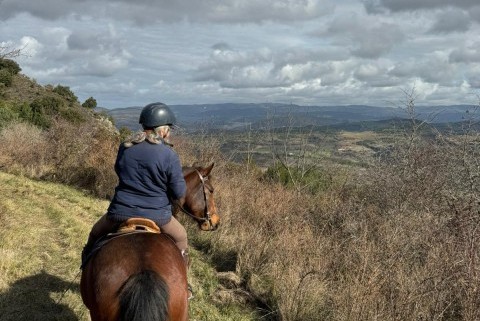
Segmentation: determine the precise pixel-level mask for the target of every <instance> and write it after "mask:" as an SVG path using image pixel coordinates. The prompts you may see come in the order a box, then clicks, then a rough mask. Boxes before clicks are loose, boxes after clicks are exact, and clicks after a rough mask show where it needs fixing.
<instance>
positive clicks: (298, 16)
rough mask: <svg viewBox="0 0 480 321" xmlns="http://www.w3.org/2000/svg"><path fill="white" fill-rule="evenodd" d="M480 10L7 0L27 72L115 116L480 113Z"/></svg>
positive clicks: (373, 3)
mask: <svg viewBox="0 0 480 321" xmlns="http://www.w3.org/2000/svg"><path fill="white" fill-rule="evenodd" d="M479 35H480V2H479V0H341V1H338V0H135V1H129V0H42V1H32V0H0V43H1V47H4V48H5V47H6V48H11V49H13V48H22V55H21V56H20V57H18V58H16V60H17V62H19V63H20V66H21V67H22V72H23V73H25V74H26V75H27V76H29V77H30V78H34V79H35V80H36V81H37V82H38V83H40V84H42V85H45V84H52V85H57V84H61V85H63V86H69V87H70V88H71V89H72V90H73V91H74V92H75V93H76V95H77V96H78V97H79V100H80V101H81V102H83V101H84V100H85V99H87V98H88V97H90V96H93V97H94V98H95V99H96V100H97V102H98V105H99V106H102V107H107V108H117V107H127V106H133V105H136V106H139V105H145V104H147V103H150V102H153V101H163V102H165V103H167V104H191V103H221V102H254V103H266V102H282V103H295V104H300V105H347V104H368V105H377V106H390V105H392V103H393V104H395V103H396V102H398V101H401V100H402V98H403V96H404V94H403V93H404V92H405V91H410V90H411V89H412V88H415V92H416V94H417V95H418V97H417V104H436V105H447V104H461V103H468V104H472V103H473V104H476V103H478V95H479V93H480V90H479V89H480V36H479Z"/></svg>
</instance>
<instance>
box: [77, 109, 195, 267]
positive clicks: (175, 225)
mask: <svg viewBox="0 0 480 321" xmlns="http://www.w3.org/2000/svg"><path fill="white" fill-rule="evenodd" d="M139 123H140V124H141V125H142V127H143V130H141V131H139V132H137V133H135V134H133V135H132V136H130V137H129V138H128V139H127V140H126V141H125V142H124V143H122V144H121V145H120V147H119V149H118V154H117V159H116V162H115V172H116V173H117V176H118V180H119V182H118V186H117V187H116V188H115V195H114V196H113V199H112V201H111V203H110V206H109V207H108V210H107V213H106V214H104V215H103V216H102V217H100V219H99V220H98V221H97V222H96V223H95V224H94V225H93V227H92V230H91V232H90V235H89V237H88V241H87V244H86V245H85V247H84V249H83V252H82V267H83V266H84V264H85V262H86V260H87V258H88V254H89V253H90V252H91V250H92V248H93V245H94V244H95V241H97V240H98V239H99V238H100V237H102V236H104V235H106V234H108V233H111V232H115V231H116V229H117V228H118V227H119V225H120V224H121V223H123V222H124V221H126V220H127V219H129V218H133V217H142V218H147V219H150V220H152V221H154V222H155V223H156V224H157V225H158V226H159V227H160V230H161V232H162V233H166V234H168V235H170V236H171V237H172V238H173V240H174V241H175V244H176V245H177V246H178V248H179V249H180V251H181V253H182V256H183V258H184V261H185V264H186V265H187V268H188V241H187V232H186V230H185V228H184V227H183V226H182V225H181V224H180V223H179V222H178V221H177V219H176V218H175V217H174V216H173V215H172V202H179V203H180V204H183V202H184V197H185V193H186V183H185V179H184V177H183V173H182V166H181V164H180V159H179V157H178V155H177V153H176V152H175V151H174V150H173V149H172V145H171V144H169V143H168V141H167V139H168V138H169V136H170V133H171V130H172V128H174V126H175V124H176V118H175V115H174V114H173V112H172V111H171V109H170V108H169V107H168V106H167V105H165V104H163V103H160V102H156V103H152V104H148V105H146V106H145V107H144V108H143V109H142V112H141V113H140V120H139Z"/></svg>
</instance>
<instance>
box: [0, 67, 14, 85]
mask: <svg viewBox="0 0 480 321" xmlns="http://www.w3.org/2000/svg"><path fill="white" fill-rule="evenodd" d="M12 82H13V76H12V74H11V73H10V72H9V71H8V70H7V69H0V84H4V85H5V86H6V87H10V86H11V85H12Z"/></svg>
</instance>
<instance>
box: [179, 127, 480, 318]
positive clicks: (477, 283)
mask: <svg viewBox="0 0 480 321" xmlns="http://www.w3.org/2000/svg"><path fill="white" fill-rule="evenodd" d="M189 143H190V144H191V142H189ZM182 147H184V146H182ZM395 147H396V148H395V150H394V151H392V152H391V153H390V154H389V155H388V157H387V158H381V159H378V162H376V163H375V164H373V166H372V167H371V168H368V169H366V170H356V169H354V168H352V169H351V171H350V172H345V171H344V170H342V171H337V170H335V168H333V169H332V170H330V171H329V172H330V173H332V179H333V182H334V183H332V184H329V187H328V188H327V189H326V190H323V191H320V192H318V193H316V194H308V193H303V194H302V193H298V192H297V191H295V190H294V189H288V188H285V187H283V186H281V185H279V184H274V183H269V182H266V181H262V180H260V179H259V175H258V173H257V172H255V171H250V170H247V168H246V166H242V165H239V164H231V163H228V162H226V161H225V160H224V159H222V160H221V161H219V162H218V161H217V162H216V163H217V165H219V166H218V167H217V168H216V169H215V170H214V175H215V177H216V178H217V179H216V180H215V187H216V192H215V193H216V200H217V201H218V203H219V210H220V215H221V217H222V223H221V226H220V228H219V230H218V231H216V232H214V233H209V234H203V233H201V234H198V235H197V234H196V233H193V232H192V233H190V235H191V238H193V239H194V242H197V243H202V242H203V243H204V242H207V241H206V240H208V242H210V244H209V245H208V250H209V251H210V252H211V253H212V257H213V259H214V261H215V262H216V264H217V266H218V267H219V268H221V269H225V268H230V269H232V270H235V271H236V273H238V274H239V275H240V276H241V279H242V280H243V281H242V284H243V286H244V287H246V288H247V289H248V290H249V291H250V292H251V293H252V294H253V296H254V297H256V299H257V300H258V302H261V304H260V306H261V307H262V308H263V309H265V313H264V314H265V319H270V320H287V321H305V320H478V319H480V310H479V309H478V306H480V295H479V294H480V293H479V291H480V290H479V289H480V273H479V271H480V264H479V259H480V250H479V247H478V244H479V241H480V229H479V226H480V212H479V208H480V203H479V201H480V200H479V195H480V191H479V188H480V181H479V180H480V172H479V171H480V166H479V159H480V158H479V157H478V156H479V152H480V149H479V147H480V139H479V136H478V134H475V133H470V134H469V135H468V138H467V137H463V136H458V135H455V136H454V135H451V136H437V137H432V136H430V137H429V138H428V140H424V139H422V138H421V137H415V139H413V140H399V141H398V143H397V144H396V145H395ZM196 148H197V149H198V150H201V148H202V146H197V147H196ZM185 150H189V151H191V150H195V147H194V148H192V147H188V148H186V149H185ZM182 154H183V155H185V154H186V152H183V153H182ZM210 154H211V155H215V153H210ZM195 155H198V154H193V155H192V154H190V156H189V157H192V158H195V157H196V156H195ZM212 157H214V156H212ZM336 182H341V183H336ZM203 243H202V244H203ZM232 253H234V255H232ZM232 260H233V263H228V264H227V263H226V262H229V261H232Z"/></svg>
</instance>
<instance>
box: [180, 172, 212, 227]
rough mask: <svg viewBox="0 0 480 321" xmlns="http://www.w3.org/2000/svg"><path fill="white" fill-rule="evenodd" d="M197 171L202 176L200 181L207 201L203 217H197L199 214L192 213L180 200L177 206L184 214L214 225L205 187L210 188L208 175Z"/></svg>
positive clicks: (204, 198)
mask: <svg viewBox="0 0 480 321" xmlns="http://www.w3.org/2000/svg"><path fill="white" fill-rule="evenodd" d="M195 172H196V173H197V174H198V177H200V182H201V183H202V191H203V200H204V202H205V208H204V210H203V217H197V216H195V215H193V214H192V213H190V212H189V211H187V210H186V209H185V208H184V207H183V206H181V205H180V204H178V202H177V206H178V208H179V209H180V210H181V211H182V212H183V213H184V214H186V215H188V216H190V217H191V218H193V219H194V220H196V221H198V222H202V223H203V222H208V223H209V224H210V226H213V224H212V218H211V215H210V211H209V209H208V199H207V193H206V192H205V188H208V187H206V185H205V181H206V180H208V177H203V176H202V174H200V172H199V171H198V170H197V169H195ZM208 190H209V191H211V190H210V188H208Z"/></svg>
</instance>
